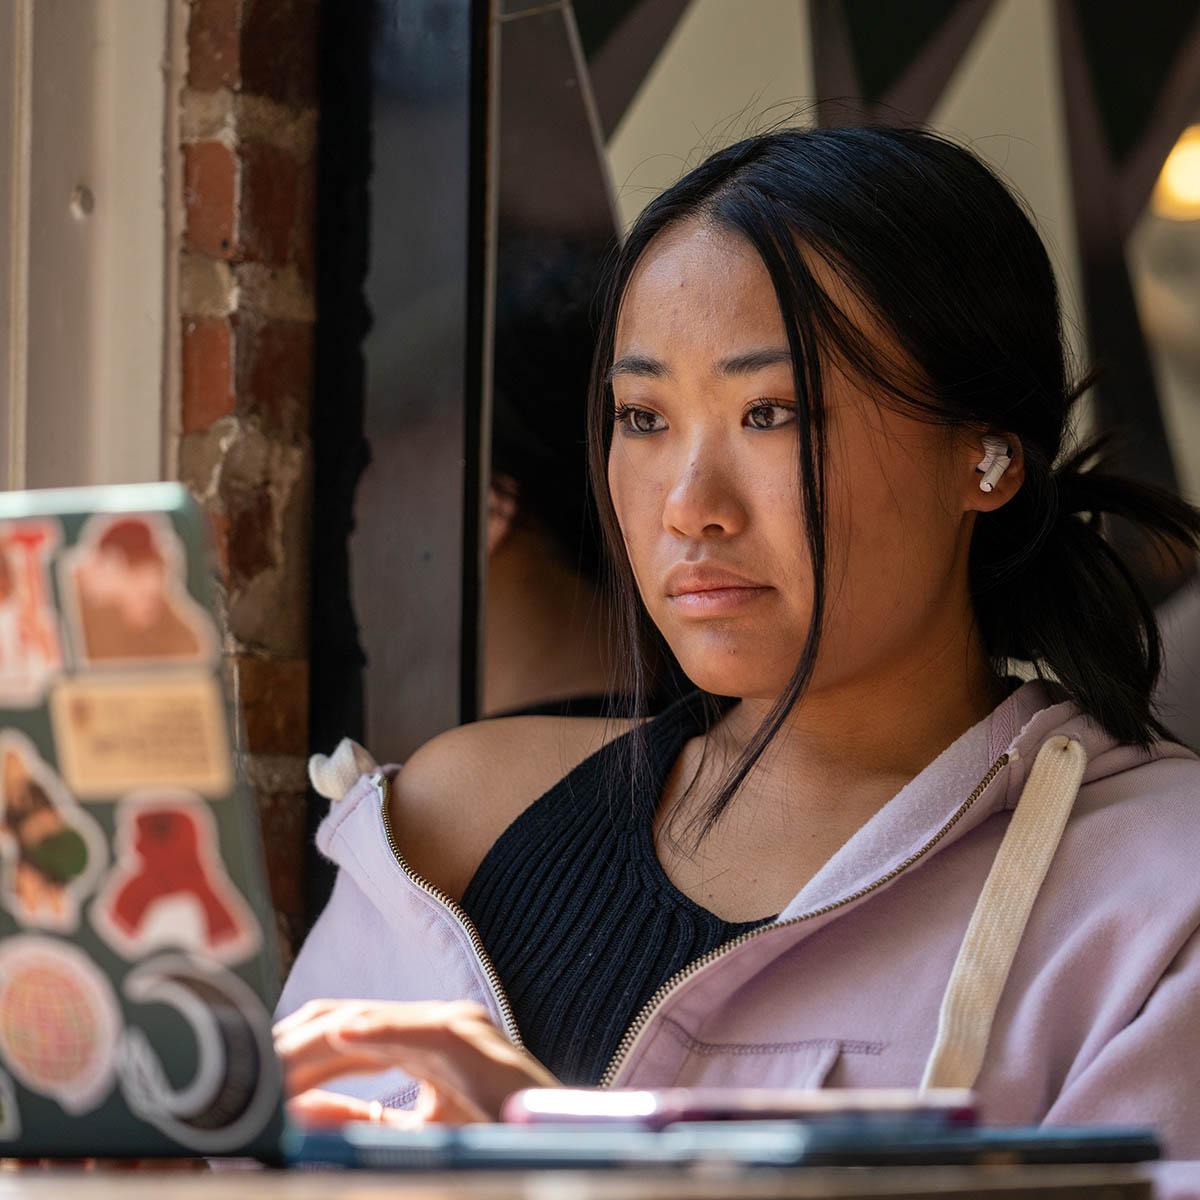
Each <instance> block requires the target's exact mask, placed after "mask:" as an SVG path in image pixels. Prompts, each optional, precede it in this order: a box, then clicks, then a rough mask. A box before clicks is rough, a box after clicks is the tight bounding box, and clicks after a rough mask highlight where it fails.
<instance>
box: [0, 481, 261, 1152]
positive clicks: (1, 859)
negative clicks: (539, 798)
mask: <svg viewBox="0 0 1200 1200" xmlns="http://www.w3.org/2000/svg"><path fill="white" fill-rule="evenodd" d="M220 652H221V640H220V635H219V632H218V626H217V623H216V621H215V620H214V616H213V594H212V587H211V565H210V552H209V544H208V537H207V529H206V525H205V518H204V516H203V515H202V514H201V512H200V511H199V510H198V509H197V507H196V506H195V504H194V503H193V502H192V501H191V499H190V498H189V496H188V494H187V492H186V490H185V489H184V488H182V487H180V486H178V485H175V484H146V485H134V486H122V487H106V488H87V489H70V490H62V491H44V492H10V493H4V494H0V1156H5V1157H8V1156H35V1155H37V1156H40V1155H50V1156H53V1155H71V1156H74V1155H139V1156H153V1155H160V1154H167V1155H179V1154H202V1155H218V1154H253V1155H258V1156H261V1157H264V1158H273V1157H275V1156H276V1154H277V1150H278V1145H279V1138H280V1132H281V1129H282V1122H283V1117H282V1107H281V1102H280V1080H279V1069H278V1065H277V1062H276V1059H275V1056H274V1051H273V1048H272V1043H271V1022H270V1014H271V1010H272V1008H273V1006H274V1002H275V998H276V995H277V992H278V986H279V962H278V956H277V952H276V946H275V939H274V918H273V914H272V909H271V905H270V900H269V897H268V894H267V890H266V884H265V874H264V870H263V866H262V850H261V843H260V835H259V827H258V821H257V817H256V814H255V812H254V808H253V805H252V803H251V800H250V797H249V796H248V795H247V793H246V790H245V788H244V787H243V785H242V784H241V783H240V782H239V781H238V779H237V773H236V771H235V767H234V757H233V747H232V744H231V736H230V732H231V723H230V714H229V711H228V708H227V705H226V702H225V697H224V690H223V688H222V685H221V658H220Z"/></svg>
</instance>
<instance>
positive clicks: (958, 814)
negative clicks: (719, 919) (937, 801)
mask: <svg viewBox="0 0 1200 1200" xmlns="http://www.w3.org/2000/svg"><path fill="white" fill-rule="evenodd" d="M1008 760H1009V755H1008V754H1002V755H1000V757H999V758H998V759H996V761H995V762H994V763H992V765H991V766H990V767H988V770H987V774H986V775H984V777H983V778H982V779H981V780H980V781H979V782H978V783H977V784H976V785H975V788H974V790H973V791H972V792H971V794H970V795H969V796H968V797H967V798H966V799H965V800H964V801H963V802H962V804H960V805H959V806H958V808H956V809H955V810H954V812H953V813H951V815H950V818H949V820H947V821H946V823H945V824H944V825H943V826H942V827H941V829H939V830H938V831H937V833H935V834H934V835H933V837H931V838H930V839H929V841H927V842H926V843H925V844H924V845H923V846H921V847H920V849H918V850H915V851H914V852H913V853H912V854H910V855H909V856H908V857H907V858H906V859H905V860H904V861H903V862H902V863H899V864H898V865H897V866H895V867H893V868H892V869H891V870H890V871H889V872H888V873H887V874H886V875H883V876H881V877H880V878H879V879H876V880H875V881H874V882H873V883H868V884H867V885H866V886H865V887H861V888H859V889H858V891H856V892H851V893H850V895H848V896H843V897H842V898H841V899H840V900H835V901H833V903H832V904H825V905H822V906H821V907H820V908H814V909H813V910H812V912H806V913H803V914H801V915H800V916H798V917H790V918H789V919H788V920H786V921H780V922H778V924H775V925H763V926H760V927H759V928H758V929H752V930H750V931H749V932H748V933H743V934H739V935H738V936H737V937H735V938H730V940H729V941H727V942H722V943H721V945H719V946H717V947H716V948H715V949H713V950H710V951H709V952H708V953H707V954H703V955H701V956H700V957H699V958H697V959H695V960H694V961H693V962H690V963H688V965H687V966H686V967H683V968H682V969H681V970H679V971H677V972H676V973H675V974H674V975H672V976H671V978H670V979H668V980H667V981H666V983H664V984H663V985H662V986H661V987H660V988H659V989H658V990H657V991H656V992H655V993H654V995H652V996H651V997H650V999H649V1000H647V1001H646V1003H645V1004H644V1005H643V1006H642V1008H641V1011H640V1012H639V1013H638V1014H637V1016H636V1017H634V1019H633V1024H632V1025H630V1026H629V1028H628V1029H626V1030H625V1033H624V1034H623V1035H622V1037H621V1041H620V1043H619V1044H618V1045H617V1050H616V1053H615V1054H614V1055H613V1057H612V1060H611V1061H610V1062H609V1064H608V1066H607V1067H606V1068H605V1071H604V1074H603V1075H602V1076H601V1077H600V1082H599V1085H598V1086H599V1087H612V1083H613V1080H614V1079H616V1077H617V1075H618V1073H619V1072H620V1070H621V1068H622V1067H623V1066H624V1065H625V1061H626V1060H627V1059H628V1057H629V1053H630V1051H631V1050H632V1049H633V1047H634V1044H635V1043H636V1042H637V1040H638V1038H639V1037H640V1036H641V1035H642V1031H643V1030H644V1029H645V1028H646V1026H647V1025H648V1024H649V1023H650V1019H651V1017H653V1016H654V1014H655V1012H656V1011H657V1010H658V1009H659V1007H660V1006H661V1005H662V1004H663V1002H664V1001H665V1000H666V999H667V997H668V996H670V994H671V993H672V992H673V991H674V990H675V989H676V988H677V987H679V985H680V984H682V983H684V982H685V981H686V980H688V979H691V978H692V976H693V975H695V974H696V973H697V972H699V971H702V970H704V969H705V968H706V967H709V966H711V965H712V964H713V963H714V962H716V960H717V959H718V958H722V957H723V956H724V955H726V954H728V953H729V952H730V951H731V950H733V949H735V948H736V947H738V946H742V945H745V943H746V942H749V941H751V940H753V939H754V938H757V937H762V936H764V935H765V934H768V933H773V932H774V931H775V930H777V929H786V928H788V926H790V925H799V924H800V923H801V922H802V921H811V920H812V919H813V918H814V917H823V916H825V914H826V913H831V912H834V911H836V910H837V909H839V908H844V907H845V906H846V905H847V904H853V903H854V902H855V901H856V900H861V899H862V898H863V897H864V896H869V895H870V894H871V893H872V892H874V891H876V890H878V889H879V888H881V887H883V886H884V884H887V883H890V882H891V881H892V880H893V879H895V878H896V876H897V875H899V874H901V872H903V871H907V870H908V868H909V867H911V866H912V865H913V864H914V863H916V862H919V861H920V860H921V859H922V858H924V857H925V855H926V854H928V853H929V851H930V850H932V849H933V847H934V846H936V845H937V844H938V842H940V841H941V840H942V838H944V837H945V836H946V834H948V833H949V832H950V830H951V829H953V828H954V826H955V825H957V824H958V822H959V821H960V820H962V818H963V817H964V816H965V815H966V813H967V811H968V810H969V809H970V808H971V806H972V805H973V804H974V803H975V802H976V801H977V800H978V799H979V797H980V796H982V795H983V793H984V792H985V791H986V790H987V787H988V785H989V784H990V783H991V782H992V780H993V779H995V778H996V776H997V775H998V774H999V772H1000V771H1001V770H1002V769H1003V767H1004V766H1005V765H1006V764H1007V763H1008Z"/></svg>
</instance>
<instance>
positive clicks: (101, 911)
mask: <svg viewBox="0 0 1200 1200" xmlns="http://www.w3.org/2000/svg"><path fill="white" fill-rule="evenodd" d="M114 846H115V849H114V854H115V857H116V862H115V863H114V865H113V869H112V871H110V872H109V875H108V878H107V879H106V880H105V881H104V885H103V887H102V889H101V890H100V892H99V893H98V894H97V896H96V899H95V901H94V902H93V904H92V907H91V918H92V925H93V926H94V927H95V929H96V932H97V933H98V934H100V936H101V937H102V938H104V940H105V941H106V942H108V944H109V945H110V946H112V947H113V949H115V950H116V951H117V952H118V953H119V954H121V955H123V956H124V957H125V958H128V959H133V958H140V957H143V956H144V955H146V954H148V953H150V952H151V951H153V950H158V949H162V948H163V947H165V946H172V947H177V948H179V949H183V950H191V951H194V952H195V953H197V954H201V955H204V956H205V957H209V958H215V959H218V960H219V961H221V962H227V963H228V962H239V961H241V960H242V959H244V958H247V957H249V956H250V955H251V954H253V953H254V952H255V951H256V950H257V949H258V948H259V945H260V944H261V942H262V937H261V934H260V931H259V926H258V922H257V920H256V919H255V917H254V913H253V912H252V911H251V909H250V906H249V904H247V903H246V901H245V900H244V899H243V898H242V895H241V893H240V892H239V891H238V889H237V887H236V886H235V885H234V883H233V880H231V879H230V878H229V874H228V872H227V871H226V870H225V864H224V863H223V862H222V861H221V847H220V843H219V840H218V835H217V824H216V821H215V820H214V818H213V814H212V813H211V812H210V811H209V810H208V808H207V807H206V806H205V805H204V803H203V801H201V799H200V797H199V796H197V795H195V793H188V792H166V791H157V792H142V793H138V794H134V795H132V796H129V797H127V798H126V799H125V800H124V801H122V803H121V805H120V806H119V808H118V809H117V812H116V835H115V839H114Z"/></svg>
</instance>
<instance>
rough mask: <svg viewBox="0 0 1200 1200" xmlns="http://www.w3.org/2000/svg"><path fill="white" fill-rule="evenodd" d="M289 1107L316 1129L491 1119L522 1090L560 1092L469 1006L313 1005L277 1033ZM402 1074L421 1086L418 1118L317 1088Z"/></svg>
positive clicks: (375, 1002) (458, 1003)
mask: <svg viewBox="0 0 1200 1200" xmlns="http://www.w3.org/2000/svg"><path fill="white" fill-rule="evenodd" d="M275 1050H276V1052H277V1053H278V1055H279V1059H280V1062H281V1063H282V1064H283V1075H284V1090H285V1091H286V1093H287V1096H288V1109H289V1111H290V1112H291V1114H292V1115H293V1116H294V1117H296V1119H297V1120H299V1121H301V1122H303V1123H305V1124H310V1125H328V1124H342V1123H343V1122H346V1121H355V1120H359V1121H362V1120H374V1121H385V1122H387V1123H389V1124H393V1125H400V1126H413V1125H421V1124H424V1123H426V1122H435V1121H436V1122H441V1123H445V1124H466V1123H468V1122H472V1121H494V1120H496V1119H497V1117H498V1116H499V1115H500V1106H501V1105H502V1104H503V1103H504V1100H505V1098H506V1097H507V1096H509V1095H511V1094H512V1093H513V1092H516V1091H519V1090H520V1089H521V1088H527V1087H557V1086H558V1081H557V1080H556V1079H555V1078H554V1076H553V1075H551V1074H550V1072H549V1071H547V1070H546V1068H545V1067H544V1066H542V1064H541V1063H540V1062H538V1061H537V1059H536V1058H534V1057H533V1056H532V1055H531V1054H529V1053H528V1052H526V1051H525V1050H520V1049H518V1048H517V1047H516V1046H514V1045H513V1044H512V1043H511V1042H510V1041H509V1040H508V1038H506V1037H505V1036H504V1035H503V1034H502V1033H501V1032H500V1031H499V1030H498V1029H497V1028H496V1026H495V1025H493V1024H492V1021H491V1018H490V1017H489V1015H488V1012H487V1009H485V1008H484V1007H483V1006H482V1005H479V1004H471V1003H468V1002H466V1001H450V1002H447V1001H440V1000H435V1001H428V1002H419V1003H401V1002H398V1001H389V1000H310V1001H309V1002H308V1003H307V1004H305V1005H304V1006H303V1007H301V1008H299V1009H297V1010H296V1012H294V1013H293V1014H292V1015H291V1016H290V1017H285V1018H284V1019H283V1020H282V1021H280V1022H279V1024H277V1025H276V1026H275ZM389 1067H399V1068H400V1069H401V1070H402V1071H404V1072H405V1073H406V1074H408V1075H411V1076H412V1078H413V1079H415V1080H417V1081H418V1082H419V1083H420V1085H421V1091H420V1094H419V1095H418V1098H417V1103H416V1107H415V1108H414V1110H413V1111H412V1112H404V1111H400V1110H388V1109H384V1108H382V1106H381V1105H380V1104H378V1103H377V1102H367V1101H362V1100H355V1099H352V1098H350V1097H347V1096H339V1095H337V1094H335V1093H333V1092H325V1091H321V1090H319V1086H318V1085H320V1084H322V1083H324V1082H325V1081H326V1080H328V1079H333V1078H335V1077H336V1076H338V1075H349V1074H358V1073H361V1072H365V1071H383V1070H386V1069H387V1068H389Z"/></svg>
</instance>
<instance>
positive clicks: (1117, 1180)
mask: <svg viewBox="0 0 1200 1200" xmlns="http://www.w3.org/2000/svg"><path fill="white" fill-rule="evenodd" d="M1152 1194H1153V1193H1152V1186H1151V1176H1150V1173H1149V1172H1148V1171H1147V1170H1146V1169H1144V1168H1140V1167H1125V1166H1112V1167H1074V1166H1064V1167H877V1168H828V1169H826V1168H812V1167H810V1168H806V1169H801V1170H789V1171H771V1170H756V1171H754V1172H752V1173H750V1174H747V1173H745V1172H742V1173H739V1174H738V1175H736V1176H724V1177H721V1176H710V1177H704V1178H700V1177H696V1176H689V1175H686V1174H684V1173H682V1172H678V1171H671V1172H666V1171H664V1172H655V1173H646V1172H637V1173H634V1172H620V1173H618V1172H605V1171H593V1172H571V1171H541V1172H506V1173H503V1174H499V1173H488V1174H484V1173H481V1172H471V1173H448V1172H447V1173H442V1174H438V1175H416V1174H399V1173H383V1172H373V1171H341V1172H338V1171H315V1170H307V1171H270V1170H262V1169H257V1168H254V1167H245V1168H240V1167H237V1166H225V1167H221V1168H218V1169H216V1170H211V1171H209V1170H163V1169H161V1168H158V1169H155V1168H146V1169H138V1170H131V1169H129V1167H124V1168H122V1167H120V1166H119V1165H117V1166H103V1165H102V1166H98V1167H97V1168H95V1169H80V1168H57V1169H42V1168H36V1167H26V1168H21V1169H16V1168H9V1169H5V1170H2V1171H0V1200H47V1198H48V1197H52V1196H70V1197H71V1200H151V1198H154V1200H158V1198H159V1197H163V1196H170V1197H171V1200H177V1198H178V1200H217V1197H220V1200H318V1198H321V1200H325V1198H329V1200H733V1198H734V1197H736V1198H737V1200H818V1198H820V1200H854V1198H856V1197H871V1198H872V1200H887V1198H888V1197H896V1198H898V1200H899V1198H904V1200H909V1198H912V1197H918V1196H938V1197H941V1198H943V1200H952V1198H958V1197H961V1198H962V1200H967V1198H969V1197H974V1196H984V1197H986V1198H988V1200H998V1198H1000V1197H1003V1198H1005V1200H1009V1198H1015V1197H1035V1196H1051V1197H1055V1198H1056V1200H1076V1198H1078V1200H1083V1198H1084V1197H1088V1198H1091V1200H1097V1198H1101V1197H1102V1198H1103V1200H1148V1198H1149V1197H1151V1196H1152Z"/></svg>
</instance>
